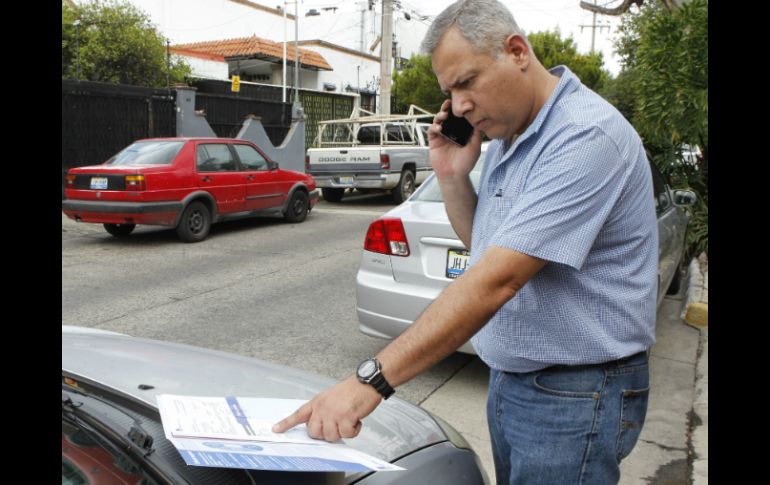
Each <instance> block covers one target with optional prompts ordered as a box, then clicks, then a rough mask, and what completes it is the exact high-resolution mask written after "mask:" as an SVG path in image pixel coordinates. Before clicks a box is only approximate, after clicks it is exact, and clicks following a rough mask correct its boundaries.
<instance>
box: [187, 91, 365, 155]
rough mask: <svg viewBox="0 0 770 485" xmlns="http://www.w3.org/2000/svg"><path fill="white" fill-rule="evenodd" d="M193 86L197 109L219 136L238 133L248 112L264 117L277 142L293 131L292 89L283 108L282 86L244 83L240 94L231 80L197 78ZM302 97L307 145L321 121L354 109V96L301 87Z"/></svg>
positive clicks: (263, 123)
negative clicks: (305, 118)
mask: <svg viewBox="0 0 770 485" xmlns="http://www.w3.org/2000/svg"><path fill="white" fill-rule="evenodd" d="M191 85H192V86H193V87H195V88H197V89H198V91H197V92H196V94H195V98H196V101H195V109H204V110H205V111H206V120H207V121H208V123H209V125H210V126H211V128H212V129H213V130H214V132H215V133H216V134H217V135H219V136H235V135H236V134H237V133H238V131H239V130H240V127H241V125H242V123H243V119H244V117H245V116H246V115H248V114H254V115H257V116H261V117H262V125H263V126H264V127H265V131H266V132H267V135H268V136H269V137H270V141H272V142H273V145H276V146H277V145H280V144H281V142H282V141H283V138H284V137H285V136H286V133H287V132H288V130H289V126H290V125H291V100H292V99H294V91H293V90H291V89H289V90H287V93H286V95H287V99H288V100H289V102H288V103H287V104H286V105H285V106H284V110H283V111H280V110H279V109H278V107H279V106H280V105H282V103H281V99H283V93H282V87H281V86H269V85H265V84H250V83H246V82H241V84H240V89H241V91H240V93H237V94H236V93H232V92H230V85H231V83H230V82H228V81H217V80H194V81H192V83H191ZM233 100H235V101H233ZM299 100H300V103H302V109H303V110H304V111H305V115H306V116H307V123H306V125H305V146H306V147H309V146H311V145H312V144H313V140H314V139H315V135H316V132H317V131H318V126H317V123H318V122H319V121H323V120H330V119H335V118H347V117H348V116H350V113H351V112H352V111H353V97H352V96H348V95H344V94H338V93H324V92H319V91H309V90H303V89H300V90H299ZM279 115H280V118H278V116H279ZM236 125H237V126H236ZM281 125H283V126H281ZM229 133H232V134H229Z"/></svg>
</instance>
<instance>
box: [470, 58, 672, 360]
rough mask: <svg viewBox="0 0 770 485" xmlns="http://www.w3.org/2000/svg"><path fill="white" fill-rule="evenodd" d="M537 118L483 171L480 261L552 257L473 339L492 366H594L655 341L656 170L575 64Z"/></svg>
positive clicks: (497, 145) (476, 227)
mask: <svg viewBox="0 0 770 485" xmlns="http://www.w3.org/2000/svg"><path fill="white" fill-rule="evenodd" d="M550 72H551V73H552V74H555V75H556V76H559V77H560V78H561V79H560V81H559V84H558V86H557V87H556V89H555V90H554V92H553V93H552V94H551V96H550V98H549V99H548V101H547V102H546V103H545V105H544V106H543V107H542V109H541V110H540V112H539V113H538V115H537V117H536V118H535V120H534V121H533V122H532V124H531V125H530V126H529V127H528V128H527V129H526V131H525V132H524V133H522V134H521V136H519V137H518V138H517V139H516V140H515V142H514V143H513V144H512V145H510V146H507V145H509V143H503V142H501V141H500V140H495V141H493V142H492V144H491V145H490V147H489V149H488V151H487V157H486V161H485V164H484V167H483V169H482V172H481V183H480V186H479V198H478V205H477V206H476V212H475V215H474V219H473V234H472V242H471V260H470V264H474V263H475V262H476V261H478V260H479V259H480V258H481V256H482V255H483V254H484V251H486V249H487V248H488V247H490V246H499V247H503V248H510V249H514V250H516V251H519V252H522V253H525V254H528V255H530V256H535V257H538V258H541V259H545V260H547V261H548V264H546V266H545V267H543V269H542V270H540V271H539V272H538V273H537V274H536V275H535V276H534V277H533V278H532V279H531V280H530V281H529V282H527V284H526V285H524V287H523V288H522V289H521V290H520V291H519V292H518V293H517V294H516V296H514V297H513V298H512V299H511V300H509V301H508V302H507V303H506V304H505V305H504V306H503V307H502V308H501V309H500V310H498V312H497V313H496V314H495V315H494V316H493V317H492V319H491V320H490V321H489V322H488V323H487V324H486V325H485V326H484V327H483V328H482V329H481V330H479V332H478V333H477V334H476V335H475V336H474V337H473V338H472V340H471V342H472V344H473V347H474V348H475V349H476V352H477V353H478V355H479V356H480V357H481V359H482V360H483V361H484V362H486V363H487V365H489V366H490V367H491V368H494V369H498V370H502V371H507V372H532V371H535V370H538V369H541V368H544V367H547V366H550V365H555V364H565V365H580V364H594V363H601V362H607V361H610V360H615V359H618V358H622V357H626V356H629V355H632V354H635V353H637V352H641V351H644V350H646V349H648V348H649V347H651V346H652V345H653V344H654V343H655V314H656V293H657V268H658V233H657V220H656V215H655V204H654V199H653V189H652V174H651V171H650V167H649V165H648V162H647V157H646V155H645V152H644V147H643V146H642V142H641V140H640V138H639V136H638V135H637V133H636V131H635V130H634V129H633V127H632V126H631V125H630V124H629V123H628V122H627V121H626V120H625V118H623V116H622V115H621V114H620V113H619V112H618V111H617V110H616V109H615V108H614V107H612V106H611V105H610V104H609V103H607V102H606V101H605V100H604V99H602V98H601V97H600V96H599V95H597V94H596V93H594V92H593V91H591V90H590V89H588V88H587V87H585V86H584V85H583V84H582V83H581V82H580V80H579V79H578V78H577V77H576V76H575V75H574V74H573V73H572V72H571V71H570V70H569V69H568V68H566V67H564V66H559V67H556V68H554V69H552V70H551V71H550Z"/></svg>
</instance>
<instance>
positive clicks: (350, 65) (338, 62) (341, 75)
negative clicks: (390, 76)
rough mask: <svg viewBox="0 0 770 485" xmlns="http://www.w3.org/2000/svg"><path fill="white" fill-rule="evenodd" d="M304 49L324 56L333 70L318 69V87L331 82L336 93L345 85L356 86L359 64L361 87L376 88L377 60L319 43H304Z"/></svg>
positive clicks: (378, 75)
mask: <svg viewBox="0 0 770 485" xmlns="http://www.w3.org/2000/svg"><path fill="white" fill-rule="evenodd" d="M304 47H305V48H306V49H310V50H314V51H316V52H318V53H319V54H321V55H322V56H324V58H325V59H326V60H327V61H328V62H329V64H330V65H331V66H332V67H333V68H334V70H333V71H318V81H319V88H318V89H323V83H331V84H334V85H335V86H337V91H336V92H338V93H340V92H345V86H347V85H348V84H350V86H351V87H354V88H357V87H359V86H358V68H359V66H360V80H361V81H360V82H361V86H360V87H361V89H366V88H369V89H377V87H378V86H379V83H378V81H377V80H378V79H379V77H380V63H379V61H372V60H369V59H365V58H363V57H359V56H357V55H354V54H347V53H344V52H340V51H338V50H335V49H330V48H328V47H323V46H320V45H306V46H304Z"/></svg>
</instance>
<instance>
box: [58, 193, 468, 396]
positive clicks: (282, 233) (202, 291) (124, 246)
mask: <svg viewBox="0 0 770 485" xmlns="http://www.w3.org/2000/svg"><path fill="white" fill-rule="evenodd" d="M391 207H393V204H392V203H391V202H390V200H389V198H388V197H387V196H378V195H369V196H358V197H356V196H353V197H350V199H347V198H346V200H344V201H343V202H342V203H338V204H329V203H327V202H325V201H323V200H322V201H320V202H319V203H318V205H317V207H316V208H315V209H314V210H313V211H312V212H311V213H310V215H309V216H308V218H307V220H306V221H305V222H303V223H301V224H287V223H285V222H284V221H283V220H281V219H277V218H276V219H268V218H264V219H244V220H240V221H233V222H224V223H220V224H214V225H213V226H212V228H211V234H210V236H209V238H207V239H206V240H205V241H203V242H201V243H197V244H185V243H182V242H180V241H179V240H178V239H177V236H176V233H175V232H174V230H173V229H168V228H161V227H154V226H138V227H137V229H136V230H135V231H134V233H133V234H132V235H131V236H130V237H128V238H126V239H117V238H115V237H113V236H110V235H109V234H107V232H105V231H104V229H103V228H102V226H101V225H100V224H78V223H76V222H74V221H72V220H70V219H68V218H66V217H65V216H64V215H62V324H67V325H79V326H86V327H98V328H101V329H105V330H112V331H117V332H123V333H127V334H129V335H134V336H138V337H149V338H156V339H160V340H168V341H173V342H179V343H185V344H191V345H197V346H202V347H207V348H212V349H217V350H223V351H227V352H233V353H236V354H241V355H245V356H249V357H256V358H259V359H264V360H267V361H270V362H274V363H279V364H284V365H288V366H291V367H297V368H300V369H303V370H306V371H310V372H313V373H316V374H320V375H323V376H327V377H332V378H334V379H343V378H345V377H347V376H349V375H350V374H351V373H352V372H353V371H354V370H355V368H356V366H357V365H358V363H359V362H360V361H361V360H362V359H363V358H365V357H368V356H372V355H375V354H376V353H377V352H378V351H379V350H380V349H381V348H382V347H384V346H385V345H386V344H387V341H385V340H380V339H376V338H372V337H369V336H366V335H363V334H361V333H360V332H359V331H358V328H357V319H356V312H355V275H356V271H357V269H358V264H359V259H360V256H361V250H362V248H363V241H364V236H365V234H366V230H367V228H368V226H369V223H370V222H371V221H372V220H374V219H375V218H377V216H378V215H380V214H382V213H383V212H385V211H387V210H388V209H389V208H391ZM470 360H471V357H470V356H466V355H463V354H455V355H453V356H450V357H449V358H447V359H445V360H444V361H443V362H441V363H440V364H438V365H437V366H435V367H434V368H433V369H431V370H430V371H428V372H427V373H425V374H423V375H422V376H420V377H418V378H416V379H415V380H413V381H412V382H410V383H408V384H406V385H404V386H402V387H401V388H399V391H398V395H399V396H400V397H402V398H404V399H407V400H408V401H410V402H413V403H420V402H422V401H423V400H425V399H426V398H427V397H428V396H429V395H430V394H431V393H432V392H434V391H435V390H436V389H437V388H438V387H439V386H441V385H442V384H443V383H444V382H446V381H447V380H448V379H449V378H450V377H451V376H452V375H454V374H455V373H456V372H457V371H458V370H459V369H460V368H462V367H463V366H465V365H466V364H467V363H468V362H469V361H470Z"/></svg>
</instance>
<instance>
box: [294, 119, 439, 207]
mask: <svg viewBox="0 0 770 485" xmlns="http://www.w3.org/2000/svg"><path fill="white" fill-rule="evenodd" d="M362 113H364V114H366V113H368V112H367V111H365V110H362V109H360V108H358V110H357V111H354V113H353V116H351V117H350V118H344V119H339V120H326V121H321V122H319V123H318V135H317V136H316V139H315V142H314V143H313V147H311V148H309V149H308V150H307V153H306V157H305V163H306V167H307V170H306V171H307V172H308V173H310V174H312V175H313V176H314V177H315V179H316V182H317V184H318V186H319V187H321V191H322V192H323V197H324V200H326V201H328V202H339V201H341V200H342V197H343V195H344V194H345V191H346V190H353V189H358V190H359V191H362V192H375V191H390V193H391V196H392V197H393V201H394V202H395V203H396V204H400V203H402V202H404V201H405V200H406V199H408V198H409V196H410V195H412V193H414V190H415V187H417V186H418V185H420V184H421V183H423V182H424V181H425V179H427V177H428V175H430V174H431V173H432V172H433V168H432V167H431V165H430V161H429V160H428V150H429V148H428V128H429V127H430V123H427V122H418V120H420V119H423V120H425V121H428V119H431V120H432V118H433V116H434V114H432V113H429V112H428V111H425V110H423V109H422V108H419V107H417V106H414V105H412V106H410V107H409V112H408V113H407V114H405V115H373V114H371V113H369V115H367V116H364V115H362Z"/></svg>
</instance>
